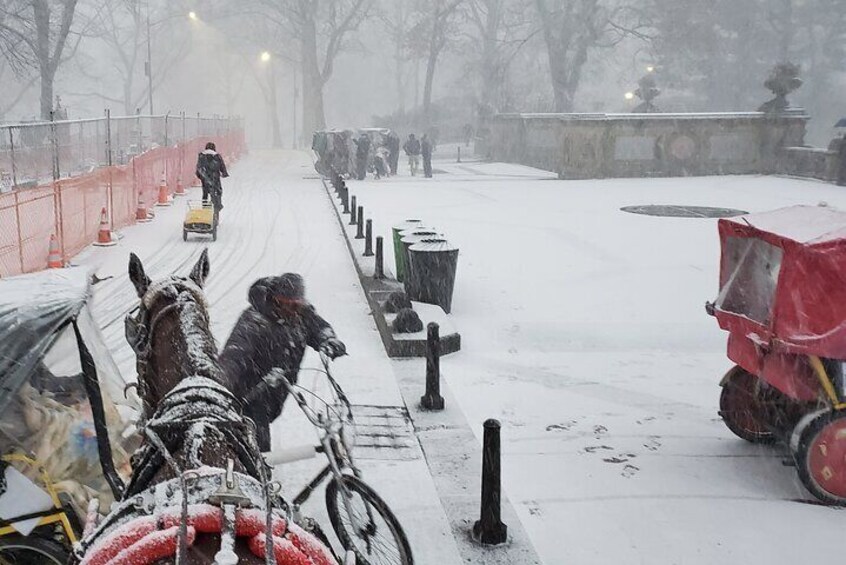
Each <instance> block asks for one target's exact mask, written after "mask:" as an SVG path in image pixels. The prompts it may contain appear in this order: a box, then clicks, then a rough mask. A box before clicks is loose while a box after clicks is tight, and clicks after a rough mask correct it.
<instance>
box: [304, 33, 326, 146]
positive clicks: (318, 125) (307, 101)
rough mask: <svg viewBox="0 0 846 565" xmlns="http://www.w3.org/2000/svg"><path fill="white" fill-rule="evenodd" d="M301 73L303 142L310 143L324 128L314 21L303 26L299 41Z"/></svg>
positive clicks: (324, 120) (321, 89)
mask: <svg viewBox="0 0 846 565" xmlns="http://www.w3.org/2000/svg"><path fill="white" fill-rule="evenodd" d="M300 44H301V47H302V71H303V140H304V141H306V142H307V143H310V138H311V135H312V134H313V133H314V132H315V131H318V130H322V129H325V128H326V115H325V113H324V111H323V77H322V76H321V74H320V67H319V65H318V57H317V28H316V26H315V24H314V21H313V20H311V21H309V22H308V23H307V24H306V25H305V26H303V34H302V40H301V43H300Z"/></svg>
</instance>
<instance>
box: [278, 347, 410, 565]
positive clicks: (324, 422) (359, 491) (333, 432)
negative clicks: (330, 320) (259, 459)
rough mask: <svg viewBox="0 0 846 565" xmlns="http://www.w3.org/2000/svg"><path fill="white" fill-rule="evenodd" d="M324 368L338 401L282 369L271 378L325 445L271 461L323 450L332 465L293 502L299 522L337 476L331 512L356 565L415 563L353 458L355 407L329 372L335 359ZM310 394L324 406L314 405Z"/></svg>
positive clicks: (393, 518)
mask: <svg viewBox="0 0 846 565" xmlns="http://www.w3.org/2000/svg"><path fill="white" fill-rule="evenodd" d="M320 360H321V362H322V364H323V370H320V369H313V370H314V371H317V372H319V373H322V374H324V375H325V376H326V379H327V380H328V381H329V384H330V385H331V394H332V397H333V398H332V401H331V402H327V401H326V400H324V399H322V398H320V397H319V396H318V395H317V394H315V393H314V392H313V391H310V390H308V389H306V388H304V387H302V386H300V385H294V384H292V383H291V382H290V381H289V380H288V379H287V378H286V377H285V375H284V373H283V372H282V371H281V370H279V369H274V370H272V371H271V372H270V373H269V374H268V375H267V376H266V377H265V380H266V381H267V382H268V384H269V385H271V386H273V387H277V386H280V385H281V386H284V387H285V389H286V390H287V391H288V394H290V395H291V396H292V397H293V398H294V400H295V401H296V402H297V404H298V405H299V407H300V409H301V410H302V411H303V414H304V415H305V417H306V418H307V419H308V420H309V421H310V422H311V424H312V425H313V426H314V427H315V428H316V429H317V430H318V435H319V441H320V445H318V446H313V445H308V446H299V447H294V448H290V449H284V450H280V451H275V452H270V453H269V454H266V456H265V460H266V462H267V464H268V465H270V466H275V465H279V464H284V463H292V462H294V461H302V460H305V459H311V458H312V457H316V456H317V454H318V453H323V454H324V455H325V456H326V458H327V459H328V464H327V465H326V466H325V467H324V468H323V469H322V470H321V471H320V472H319V473H318V474H317V476H315V477H314V479H312V480H311V482H309V483H308V484H307V485H306V486H305V487H304V488H303V489H302V491H300V493H299V494H297V496H296V497H295V498H294V500H293V502H292V503H291V505H290V510H291V513H292V517H293V520H294V522H295V523H300V522H301V521H302V517H301V516H300V511H299V509H300V507H301V506H302V505H303V504H304V503H305V502H306V500H308V499H309V497H310V496H311V494H312V493H313V492H314V490H315V489H316V488H317V487H318V486H320V484H321V483H322V482H323V481H324V480H326V479H327V477H329V475H332V478H331V479H329V483H328V484H327V485H326V510H327V512H328V513H329V520H330V521H331V522H332V528H333V529H334V530H335V533H336V534H337V536H338V539H339V540H340V542H341V545H342V546H343V547H344V550H345V551H347V552H352V553H353V554H354V555H355V558H356V561H355V563H356V565H377V564H381V563H386V564H391V565H412V564H413V563H414V559H413V557H412V554H411V546H410V545H409V543H408V538H407V537H406V535H405V532H404V531H403V529H402V526H401V525H400V523H399V520H397V517H396V516H395V515H394V513H393V511H391V509H390V508H389V507H388V504H387V503H386V502H385V501H384V500H382V498H381V497H380V496H379V495H378V494H376V491H374V490H373V488H371V487H370V486H369V485H367V483H365V482H364V481H363V480H362V479H361V471H360V470H359V468H358V467H357V466H356V465H355V462H354V460H353V457H352V448H353V440H352V437H351V435H352V434H351V433H350V431H349V430H350V428H351V427H353V426H354V425H355V422H354V420H353V414H352V406H351V405H350V401H349V399H348V398H347V396H346V395H345V394H344V391H343V389H341V386H340V385H339V384H338V382H337V381H336V380H335V379H334V378H333V377H332V374H331V372H330V371H329V359H328V358H327V357H326V356H325V355H324V354H322V353H321V355H320ZM306 394H308V395H309V396H311V397H312V398H314V399H315V400H316V401H317V403H318V404H319V405H320V406H321V407H322V408H323V410H322V411H319V410H316V409H315V408H313V407H312V406H310V405H309V403H308V401H307V399H306Z"/></svg>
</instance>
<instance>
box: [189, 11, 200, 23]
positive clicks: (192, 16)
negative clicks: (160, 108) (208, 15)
mask: <svg viewBox="0 0 846 565" xmlns="http://www.w3.org/2000/svg"><path fill="white" fill-rule="evenodd" d="M188 19H190V20H193V21H195V22H196V21H197V20H198V19H199V18H198V17H197V12H194V11H191V12H188Z"/></svg>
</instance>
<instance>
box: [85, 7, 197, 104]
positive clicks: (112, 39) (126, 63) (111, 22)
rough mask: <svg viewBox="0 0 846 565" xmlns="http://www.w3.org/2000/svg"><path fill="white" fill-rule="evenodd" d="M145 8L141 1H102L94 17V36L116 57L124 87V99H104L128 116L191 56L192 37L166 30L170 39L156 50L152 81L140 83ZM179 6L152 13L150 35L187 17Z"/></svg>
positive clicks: (117, 70) (92, 22)
mask: <svg viewBox="0 0 846 565" xmlns="http://www.w3.org/2000/svg"><path fill="white" fill-rule="evenodd" d="M144 8H145V5H144V4H142V2H141V0H102V3H101V4H100V6H99V7H98V9H97V11H96V13H95V14H94V16H92V17H91V29H92V34H93V35H94V36H96V37H97V38H99V39H100V40H101V41H103V42H104V43H105V44H106V45H107V46H108V47H109V52H110V53H111V54H112V55H113V56H114V57H115V59H116V60H115V62H114V64H113V66H114V70H115V71H116V72H117V74H118V75H119V76H120V79H121V83H122V86H123V93H122V94H123V96H122V98H113V97H109V96H104V95H101V96H103V98H104V99H105V100H109V101H111V102H116V103H119V104H123V110H124V112H125V113H126V115H131V114H133V113H134V112H135V109H136V108H138V107H139V106H140V105H141V104H142V103H143V101H144V100H145V99H146V98H147V97H148V96H149V93H150V86H149V83H150V82H152V85H153V92H155V91H156V89H157V88H158V87H159V86H160V85H161V83H162V82H163V81H164V80H165V79H166V77H167V75H168V71H169V70H170V69H172V68H173V67H174V66H175V65H177V64H178V63H179V62H180V61H181V60H183V59H184V58H185V56H186V55H187V54H188V46H189V43H190V40H189V37H190V34H185V33H179V32H178V30H174V29H172V28H171V26H168V27H167V29H166V31H167V32H168V33H167V36H168V37H169V38H171V39H170V41H168V44H167V46H168V48H167V49H166V50H157V52H156V55H157V56H158V57H159V60H158V61H157V64H155V65H153V66H152V72H153V76H152V81H140V83H139V81H138V78H140V77H139V73H140V72H141V70H142V68H143V66H142V65H140V64H139V63H140V62H142V61H143V60H144V58H145V56H146V55H145V43H146V41H147V27H146V16H147V14H146V13H145V10H144ZM177 10H178V8H177V7H171V5H169V4H168V5H167V7H166V8H165V9H164V10H162V11H157V12H156V13H153V14H152V19H153V26H152V30H151V31H150V33H156V32H157V31H161V30H160V27H161V26H162V25H166V24H170V23H172V22H173V21H174V20H175V19H176V18H182V17H184V15H183V14H182V13H181V11H177Z"/></svg>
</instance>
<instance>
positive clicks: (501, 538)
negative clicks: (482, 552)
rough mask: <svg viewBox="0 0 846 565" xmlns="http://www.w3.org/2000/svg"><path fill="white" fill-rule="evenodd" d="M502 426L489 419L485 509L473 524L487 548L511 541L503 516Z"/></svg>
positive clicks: (485, 445) (484, 469)
mask: <svg viewBox="0 0 846 565" xmlns="http://www.w3.org/2000/svg"><path fill="white" fill-rule="evenodd" d="M500 427H501V426H500V423H499V421H497V420H494V419H490V420H486V421H485V424H484V428H485V434H484V440H483V446H482V509H481V516H480V518H479V521H478V522H476V523H475V524H474V525H473V537H474V538H475V539H476V541H478V542H479V543H481V544H483V545H498V544H501V543H505V542H506V541H507V539H508V526H506V525H505V524H503V523H502V518H501V513H500V478H501V475H500V442H499V430H500Z"/></svg>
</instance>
